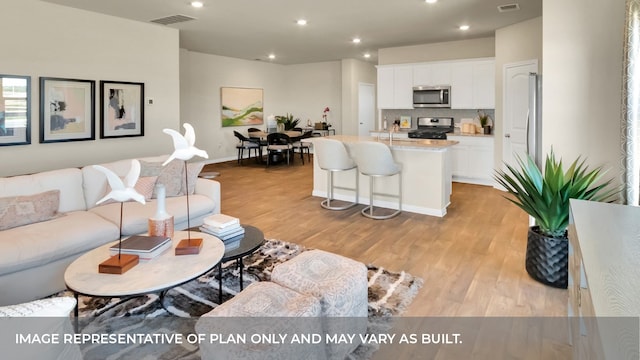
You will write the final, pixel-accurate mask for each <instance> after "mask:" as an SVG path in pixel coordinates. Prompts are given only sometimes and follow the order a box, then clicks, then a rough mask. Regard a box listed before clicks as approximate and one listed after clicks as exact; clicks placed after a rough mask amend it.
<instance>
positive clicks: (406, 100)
mask: <svg viewBox="0 0 640 360" xmlns="http://www.w3.org/2000/svg"><path fill="white" fill-rule="evenodd" d="M378 108H379V109H413V67H412V66H402V65H393V66H380V67H378Z"/></svg>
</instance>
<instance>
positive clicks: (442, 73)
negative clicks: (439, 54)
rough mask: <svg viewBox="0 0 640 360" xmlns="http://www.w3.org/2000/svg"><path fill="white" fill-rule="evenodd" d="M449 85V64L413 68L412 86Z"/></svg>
mask: <svg viewBox="0 0 640 360" xmlns="http://www.w3.org/2000/svg"><path fill="white" fill-rule="evenodd" d="M450 84H451V63H449V62H442V63H440V62H438V63H428V64H421V65H416V66H414V67H413V86H422V85H426V86H436V85H450Z"/></svg>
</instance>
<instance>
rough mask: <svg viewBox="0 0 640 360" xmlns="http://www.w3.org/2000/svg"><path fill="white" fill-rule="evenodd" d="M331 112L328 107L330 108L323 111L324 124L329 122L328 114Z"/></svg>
mask: <svg viewBox="0 0 640 360" xmlns="http://www.w3.org/2000/svg"><path fill="white" fill-rule="evenodd" d="M329 111H331V110H329V107H328V106H326V107H325V108H324V110H323V111H322V121H324V122H326V121H327V113H328V112H329Z"/></svg>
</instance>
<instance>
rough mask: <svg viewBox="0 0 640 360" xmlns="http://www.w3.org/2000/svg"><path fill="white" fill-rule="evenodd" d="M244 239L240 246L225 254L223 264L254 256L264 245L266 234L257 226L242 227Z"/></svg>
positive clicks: (241, 240)
mask: <svg viewBox="0 0 640 360" xmlns="http://www.w3.org/2000/svg"><path fill="white" fill-rule="evenodd" d="M242 227H243V228H244V237H243V238H242V239H240V245H239V246H238V247H236V248H234V249H231V250H228V251H225V252H224V255H222V260H221V262H225V261H229V260H234V259H239V258H242V257H245V256H247V255H250V254H252V253H253V252H254V251H256V250H257V249H258V248H259V247H260V246H262V244H264V234H263V233H262V231H260V230H259V229H258V228H256V227H255V226H251V225H242Z"/></svg>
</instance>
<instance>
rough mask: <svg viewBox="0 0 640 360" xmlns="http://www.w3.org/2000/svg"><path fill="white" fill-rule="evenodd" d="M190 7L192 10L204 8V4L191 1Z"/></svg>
mask: <svg viewBox="0 0 640 360" xmlns="http://www.w3.org/2000/svg"><path fill="white" fill-rule="evenodd" d="M191 6H193V7H194V8H201V7H203V6H204V3H203V2H202V1H192V2H191Z"/></svg>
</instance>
